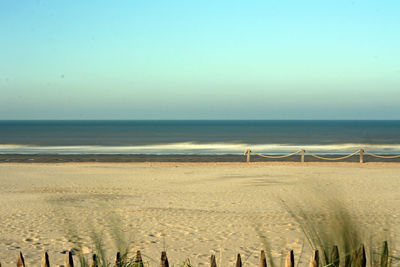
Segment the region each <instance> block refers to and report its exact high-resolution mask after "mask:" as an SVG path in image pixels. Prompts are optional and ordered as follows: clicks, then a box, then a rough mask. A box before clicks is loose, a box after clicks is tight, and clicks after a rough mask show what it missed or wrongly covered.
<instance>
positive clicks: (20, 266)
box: [17, 251, 25, 267]
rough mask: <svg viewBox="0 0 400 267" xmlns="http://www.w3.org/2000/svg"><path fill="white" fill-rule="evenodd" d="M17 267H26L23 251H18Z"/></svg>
mask: <svg viewBox="0 0 400 267" xmlns="http://www.w3.org/2000/svg"><path fill="white" fill-rule="evenodd" d="M17 267H25V260H24V256H23V255H22V252H21V251H20V252H19V253H18V259H17Z"/></svg>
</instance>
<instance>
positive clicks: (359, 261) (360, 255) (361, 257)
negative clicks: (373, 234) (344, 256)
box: [355, 244, 367, 267]
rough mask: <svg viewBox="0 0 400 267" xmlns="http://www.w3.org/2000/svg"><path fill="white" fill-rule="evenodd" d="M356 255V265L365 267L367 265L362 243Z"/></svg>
mask: <svg viewBox="0 0 400 267" xmlns="http://www.w3.org/2000/svg"><path fill="white" fill-rule="evenodd" d="M356 255H357V257H356V264H355V266H356V267H366V266H367V257H366V255H365V247H364V245H363V244H362V245H361V247H360V248H359V249H358V251H357V254H356Z"/></svg>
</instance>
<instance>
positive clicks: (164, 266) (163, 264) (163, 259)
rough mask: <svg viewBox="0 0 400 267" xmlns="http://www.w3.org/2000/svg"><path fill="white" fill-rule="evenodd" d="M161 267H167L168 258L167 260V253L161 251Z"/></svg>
mask: <svg viewBox="0 0 400 267" xmlns="http://www.w3.org/2000/svg"><path fill="white" fill-rule="evenodd" d="M160 266H161V267H169V264H168V258H167V252H165V251H163V252H161V264H160Z"/></svg>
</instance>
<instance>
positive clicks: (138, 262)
mask: <svg viewBox="0 0 400 267" xmlns="http://www.w3.org/2000/svg"><path fill="white" fill-rule="evenodd" d="M135 266H136V267H143V259H142V254H141V253H140V250H138V251H136V259H135Z"/></svg>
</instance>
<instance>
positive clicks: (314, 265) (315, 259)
mask: <svg viewBox="0 0 400 267" xmlns="http://www.w3.org/2000/svg"><path fill="white" fill-rule="evenodd" d="M310 267H319V254H318V250H314V251H313V253H312V255H311V260H310Z"/></svg>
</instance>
